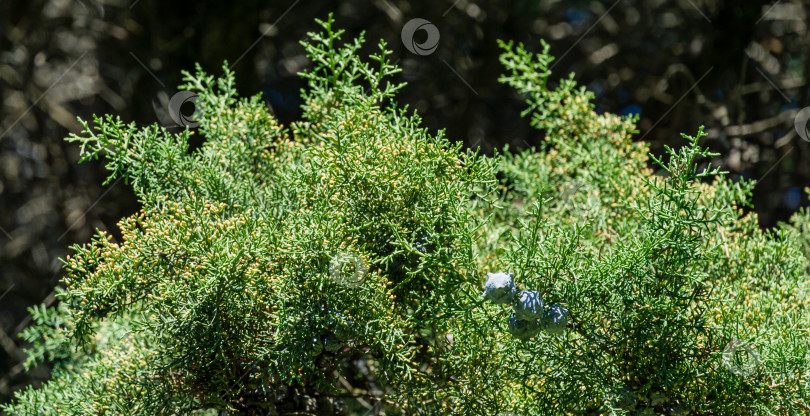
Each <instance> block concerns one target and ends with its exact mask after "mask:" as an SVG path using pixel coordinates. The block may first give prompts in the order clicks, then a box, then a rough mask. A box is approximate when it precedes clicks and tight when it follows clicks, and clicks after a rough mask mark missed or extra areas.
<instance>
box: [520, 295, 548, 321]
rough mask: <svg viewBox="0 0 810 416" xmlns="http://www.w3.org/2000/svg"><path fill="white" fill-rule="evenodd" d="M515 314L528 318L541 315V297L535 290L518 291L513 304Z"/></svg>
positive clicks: (521, 317) (540, 316)
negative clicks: (518, 294)
mask: <svg viewBox="0 0 810 416" xmlns="http://www.w3.org/2000/svg"><path fill="white" fill-rule="evenodd" d="M514 308H515V314H516V315H517V316H518V318H520V319H524V320H530V319H536V318H542V317H543V298H542V297H540V292H538V291H536V290H527V291H525V292H520V296H519V297H518V299H517V300H516V301H515V304H514Z"/></svg>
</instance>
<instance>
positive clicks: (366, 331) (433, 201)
mask: <svg viewBox="0 0 810 416" xmlns="http://www.w3.org/2000/svg"><path fill="white" fill-rule="evenodd" d="M320 23H321V25H322V26H323V31H322V32H321V33H313V34H311V39H310V41H308V42H305V43H303V44H304V47H305V48H306V50H307V52H308V55H309V57H310V59H311V60H312V62H313V64H314V65H313V67H312V69H311V70H309V71H307V72H305V73H303V74H302V76H303V77H304V78H305V79H306V80H307V81H308V88H307V89H306V90H304V91H303V92H302V94H303V97H304V101H305V103H306V104H305V105H304V108H303V110H304V115H303V121H301V122H298V123H294V124H293V125H291V126H289V127H285V126H281V125H279V124H278V122H277V121H276V120H275V119H274V118H273V116H272V115H271V114H270V113H269V112H268V110H267V109H266V107H265V106H264V105H263V103H262V100H261V97H259V96H254V97H251V98H240V97H238V95H237V93H236V89H235V81H234V76H233V74H232V73H231V72H230V71H228V70H227V65H225V66H224V69H225V74H224V75H223V76H222V77H220V78H215V77H213V76H211V75H208V74H206V73H205V72H204V71H203V70H202V69H201V68H199V67H198V68H197V71H196V73H195V74H190V73H187V74H185V76H186V77H185V80H186V81H187V84H186V86H185V87H186V88H187V89H190V90H192V91H194V92H195V93H197V94H198V99H197V102H196V104H197V106H198V113H197V114H198V115H199V119H200V120H199V121H200V123H201V124H200V127H199V129H198V130H197V131H196V132H192V131H190V130H186V131H183V132H180V133H170V132H168V131H166V130H165V129H163V128H161V127H158V126H148V127H138V126H136V125H135V124H134V123H130V124H126V123H124V122H123V121H121V120H120V119H119V118H117V117H114V116H106V117H103V118H102V117H96V118H95V119H94V122H93V123H92V124H91V123H89V122H84V121H83V122H82V123H83V125H84V127H85V130H84V132H83V133H82V134H80V135H72V136H71V137H70V138H69V140H71V141H75V142H78V143H80V145H81V147H82V154H83V158H84V159H88V158H98V157H104V158H105V159H106V160H107V161H108V168H109V169H110V171H111V172H112V174H111V176H110V178H109V179H108V182H109V181H111V180H113V179H114V178H119V177H122V178H124V179H125V180H126V182H127V183H128V184H129V185H130V186H132V187H133V189H134V190H135V191H136V193H137V195H138V196H139V198H140V200H141V202H142V205H143V209H142V210H141V212H139V213H138V214H136V215H133V216H132V217H129V218H125V219H123V220H121V222H120V223H119V227H120V229H121V233H122V236H123V238H122V239H121V240H120V241H114V240H113V239H112V238H111V237H110V236H109V235H107V234H106V233H103V232H99V233H98V235H97V237H96V238H95V239H94V241H93V242H92V243H91V244H87V245H85V246H76V247H74V249H75V254H74V255H72V256H70V257H69V258H68V259H66V260H65V269H66V271H67V276H66V277H65V284H66V289H65V290H64V291H61V292H60V294H59V300H60V303H59V305H58V306H57V307H53V308H44V307H38V308H33V309H32V310H31V312H32V315H33V317H34V321H35V324H34V325H32V326H31V327H30V328H28V329H27V330H26V331H25V332H24V333H23V337H24V338H25V339H26V340H28V341H29V342H30V343H31V345H32V347H31V348H30V349H29V350H28V353H29V360H28V361H27V362H26V366H28V367H30V366H33V365H35V364H36V363H38V362H41V361H48V362H50V363H51V364H52V365H53V377H52V380H50V381H49V382H47V383H46V384H45V385H43V386H42V387H41V388H29V389H27V390H25V391H21V392H18V393H17V399H16V401H15V402H14V403H12V404H9V405H4V406H3V407H2V408H3V410H5V411H6V412H8V413H10V414H20V415H56V414H75V415H84V414H127V415H155V414H165V415H169V414H211V413H213V414H216V413H217V412H223V411H229V412H240V413H244V414H270V415H284V414H329V415H332V414H347V415H349V414H367V413H368V412H369V410H368V408H367V407H371V411H382V410H384V411H385V412H386V414H402V415H405V414H409V415H410V414H420V415H445V414H455V415H496V414H515V415H539V414H541V415H545V414H582V415H585V414H588V415H593V414H605V415H620V414H621V415H624V414H665V415H678V414H681V415H685V414H694V415H710V414H798V413H801V412H806V411H808V410H809V409H810V405H809V404H808V397H807V395H808V391H810V388H809V387H810V386H808V380H809V379H810V377H808V376H809V375H810V374H808V372H810V370H808V368H810V362H808V361H810V355H809V353H808V336H809V335H810V334H809V333H808V324H810V319H809V316H810V315H809V314H808V310H807V307H808V299H810V296H809V294H808V281H809V279H808V278H807V271H808V267H807V266H808V260H807V253H808V249H807V247H810V243H808V241H810V233H808V227H807V223H808V220H810V212H808V211H804V212H802V213H800V214H798V215H796V216H795V217H794V220H793V222H792V223H791V224H783V225H782V226H780V227H779V228H778V229H775V230H772V231H761V230H760V229H759V228H758V227H757V220H756V215H755V214H751V213H748V214H746V213H744V211H743V210H742V208H743V207H744V206H745V205H746V204H748V203H749V200H750V194H751V189H752V188H753V183H751V182H739V183H732V182H731V181H729V180H727V179H725V178H724V176H723V172H721V171H720V170H719V169H717V168H713V167H711V165H710V164H708V161H710V158H711V157H712V154H711V153H709V152H708V151H707V150H706V149H704V148H703V147H701V145H700V139H701V138H702V137H704V136H705V134H704V133H703V131H702V129H700V130H698V133H697V135H696V136H694V137H690V136H684V137H685V139H686V145H685V146H684V147H682V148H680V149H668V154H667V155H666V157H664V158H661V159H659V158H654V157H653V158H652V159H651V160H650V159H648V147H647V145H646V144H644V143H639V142H633V141H632V140H631V138H632V135H633V134H634V133H635V132H636V131H635V126H634V122H635V120H634V119H633V118H629V117H618V116H616V115H612V114H597V113H596V112H595V111H594V106H593V104H592V100H593V96H592V94H590V93H588V92H587V91H586V90H585V89H584V88H577V87H576V83H575V82H574V81H573V76H572V77H570V78H566V79H564V80H563V81H562V82H561V83H560V86H559V87H557V88H555V89H550V88H549V87H548V77H549V75H550V72H549V69H548V68H549V64H550V62H551V61H552V57H551V56H550V55H549V54H548V47H547V46H545V44H544V50H543V51H542V52H541V53H538V54H532V53H530V52H528V51H526V49H525V48H523V47H522V46H515V45H513V44H511V43H503V44H502V45H501V46H502V47H503V49H504V52H503V55H502V57H501V61H502V63H503V64H504V66H505V68H506V73H505V75H504V76H503V77H502V81H503V82H504V83H507V84H509V85H511V86H512V87H514V88H515V89H516V90H517V91H518V92H519V93H521V94H522V95H523V96H524V97H526V100H527V103H528V109H527V110H526V112H525V115H530V116H531V123H532V125H533V126H534V127H536V128H538V129H540V130H543V131H544V132H545V135H546V140H545V142H544V143H543V145H542V146H541V147H540V148H537V149H525V150H518V151H510V150H509V149H505V150H504V152H503V154H496V155H494V156H493V157H486V156H482V155H479V154H478V153H477V152H475V151H462V148H461V146H460V145H459V144H453V143H451V142H450V141H449V140H448V139H446V138H445V137H444V133H443V132H439V133H438V134H436V135H431V134H429V133H428V132H427V131H426V130H425V129H424V128H422V127H420V123H421V122H420V119H419V117H418V116H417V115H416V114H413V113H412V112H410V111H408V109H407V108H401V107H400V106H398V105H397V103H396V101H395V95H396V92H397V91H398V90H399V89H400V88H402V86H403V84H395V83H391V81H390V79H391V75H393V74H395V73H396V72H398V71H399V69H398V68H396V66H395V65H392V64H391V63H390V59H389V52H387V51H386V50H385V44H384V43H383V42H381V43H380V44H379V52H378V53H377V54H375V55H372V56H370V57H368V59H361V58H360V57H358V53H359V51H360V48H361V45H362V44H363V39H362V37H361V38H360V39H356V40H354V41H350V42H347V43H342V42H341V39H340V37H341V33H342V32H341V31H340V30H336V29H334V28H333V27H332V20H331V17H330V19H328V20H326V21H323V22H320ZM192 134H199V135H201V136H203V137H204V138H205V141H204V144H203V146H202V147H201V148H200V149H197V150H194V151H192V150H191V149H190V147H189V145H188V141H189V138H190V136H191V135H192ZM649 162H653V163H654V164H655V165H657V166H658V168H657V169H658V171H657V172H656V171H654V170H653V169H652V168H650V166H649ZM498 271H508V272H511V273H513V274H514V279H515V281H516V283H517V285H518V286H519V288H520V290H525V291H536V292H537V294H539V295H540V297H541V298H542V302H537V304H538V305H541V306H540V307H543V306H542V305H546V307H549V306H550V307H551V308H552V309H553V310H552V309H549V310H548V311H545V312H543V311H539V310H537V311H534V313H535V314H537V316H540V314H541V313H545V314H549V313H551V315H543V316H552V315H553V316H556V317H557V318H554V319H557V320H558V321H559V322H562V323H564V324H566V325H565V327H562V326H561V325H558V326H554V327H553V328H551V329H552V330H551V331H532V334H534V335H533V336H532V337H523V336H521V337H520V338H519V339H518V338H516V337H514V336H512V335H511V332H510V326H509V323H508V321H509V317H510V315H511V313H510V311H509V310H508V309H509V307H510V306H514V305H511V303H509V302H507V304H505V305H496V304H493V303H491V302H488V301H486V299H485V298H484V297H483V295H482V290H483V288H484V282H485V280H486V276H487V273H488V272H493V273H494V272H498ZM531 293H534V292H531ZM562 311H567V312H566V313H567V315H566V319H564V320H560V319H561V318H560V317H561V316H562ZM532 316H534V315H532ZM558 321H554V322H558Z"/></svg>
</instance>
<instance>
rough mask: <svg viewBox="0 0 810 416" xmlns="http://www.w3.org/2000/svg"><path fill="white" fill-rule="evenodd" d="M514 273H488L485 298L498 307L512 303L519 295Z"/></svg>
mask: <svg viewBox="0 0 810 416" xmlns="http://www.w3.org/2000/svg"><path fill="white" fill-rule="evenodd" d="M513 277H514V275H513V274H512V273H487V282H486V283H485V284H484V297H486V298H487V299H489V300H490V301H492V303H494V304H496V305H504V304H508V303H510V302H512V299H514V297H515V293H517V287H516V286H515V282H514V280H512V278H513Z"/></svg>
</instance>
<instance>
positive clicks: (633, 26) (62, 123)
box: [0, 0, 810, 402]
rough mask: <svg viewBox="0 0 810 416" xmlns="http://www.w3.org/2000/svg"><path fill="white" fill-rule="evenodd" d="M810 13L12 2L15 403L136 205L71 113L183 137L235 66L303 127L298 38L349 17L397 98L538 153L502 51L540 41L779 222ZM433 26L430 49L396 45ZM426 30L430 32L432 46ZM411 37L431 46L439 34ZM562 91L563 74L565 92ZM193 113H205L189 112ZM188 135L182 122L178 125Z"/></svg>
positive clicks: (2, 300)
mask: <svg viewBox="0 0 810 416" xmlns="http://www.w3.org/2000/svg"><path fill="white" fill-rule="evenodd" d="M809 9H810V2H808V1H799V0H781V1H743V2H740V1H731V0H666V1H665V0H612V1H589V0H582V1H579V0H515V1H489V0H458V1H455V0H418V1H406V0H362V1H361V0H349V1H319V0H307V1H300V0H280V1H273V2H269V1H256V0H240V1H233V2H222V1H202V0H197V1H193V2H185V1H173V2H167V1H158V0H0V402H4V401H6V400H8V399H9V398H10V395H11V394H12V392H13V391H15V390H16V389H20V388H23V387H25V386H26V385H30V384H34V385H36V384H37V383H40V382H42V381H43V380H46V379H47V376H48V371H47V368H46V367H44V366H40V367H39V368H35V369H33V370H32V371H30V372H25V371H23V368H22V365H21V361H22V360H23V358H24V354H23V352H22V348H24V347H25V343H24V342H23V341H22V340H21V339H19V337H18V336H17V334H18V332H19V331H20V330H21V329H23V328H24V327H25V326H26V325H27V324H28V323H29V320H28V318H27V315H28V313H27V310H26V308H28V307H30V306H32V305H34V304H38V303H42V302H45V303H46V304H52V303H53V302H54V288H55V286H56V285H57V284H58V283H59V278H60V276H61V275H60V269H61V262H60V260H59V259H60V258H64V257H65V256H66V255H68V254H69V253H70V246H71V245H73V244H82V243H86V242H88V241H89V239H90V238H91V236H92V235H93V234H94V232H95V230H96V229H101V230H106V231H108V232H110V233H111V234H112V235H114V236H117V228H116V222H117V221H118V220H119V219H120V218H122V217H124V216H127V215H131V214H132V213H134V212H136V211H137V210H138V208H139V207H138V201H137V200H136V198H135V197H134V196H133V194H132V192H131V190H130V189H129V188H128V187H127V186H126V184H124V183H123V182H112V183H110V184H108V185H106V186H102V183H103V182H104V179H105V178H106V177H107V172H106V171H105V170H104V164H103V161H91V162H88V163H83V164H78V163H77V161H78V158H79V152H78V148H77V147H76V146H75V145H72V144H67V143H66V142H65V141H64V140H63V139H64V137H66V135H67V134H68V133H70V132H77V133H78V132H79V131H80V126H79V124H78V123H77V121H76V117H77V116H78V117H81V118H83V119H88V118H89V117H91V115H92V114H104V113H112V114H117V115H119V116H120V117H121V118H122V119H123V120H124V121H127V122H135V123H137V124H139V125H146V124H151V123H160V124H163V125H167V126H170V125H171V120H170V119H168V118H167V113H166V108H167V103H168V101H169V99H170V98H171V96H172V95H173V94H174V93H176V92H177V86H178V85H179V84H180V83H181V74H180V71H181V70H184V69H185V70H191V69H193V67H194V64H195V63H200V64H201V65H202V66H203V68H205V69H206V70H207V71H209V72H211V73H214V74H216V75H219V74H221V73H222V64H223V62H224V61H226V60H227V61H228V62H229V64H230V65H231V66H232V68H233V70H234V71H236V74H237V82H238V90H239V91H240V93H241V94H242V95H244V96H248V95H253V94H257V93H262V94H263V96H264V98H265V100H266V102H267V104H268V105H269V106H270V107H271V108H272V109H273V111H274V112H275V114H276V115H277V117H279V118H280V119H281V120H282V121H283V122H284V123H287V124H288V123H289V122H291V121H294V120H296V119H297V118H298V117H299V116H300V111H299V105H300V104H301V102H300V95H299V91H300V89H301V88H302V86H303V85H302V82H301V81H300V80H299V79H298V78H297V76H296V73H297V72H299V71H301V70H304V69H306V68H307V67H308V66H309V62H308V61H307V59H306V57H305V56H304V55H303V48H302V47H301V45H300V44H299V41H301V40H303V39H305V38H306V33H307V32H308V31H312V30H316V24H315V18H321V19H323V18H325V17H326V16H327V15H328V14H329V13H334V16H335V19H336V21H337V26H338V27H340V28H343V29H345V30H346V35H345V36H346V38H347V39H349V38H352V37H355V36H357V35H359V34H360V33H361V32H363V31H364V32H365V37H366V39H367V40H368V48H367V51H369V52H371V51H372V50H373V48H374V47H375V46H376V44H377V40H378V39H384V40H385V41H386V42H387V43H388V48H389V49H391V50H393V52H394V55H393V56H394V58H393V59H394V60H395V61H397V62H398V65H400V66H401V67H402V69H403V71H402V72H401V73H400V74H398V77H399V78H400V80H403V81H407V82H408V86H407V87H406V88H405V89H403V90H402V93H401V94H400V100H399V101H400V103H402V104H407V105H409V106H410V108H412V109H415V110H416V111H418V112H419V113H420V114H421V115H422V116H423V118H424V122H425V124H426V127H428V128H429V129H431V130H433V131H437V130H438V129H442V128H444V129H446V130H447V134H448V136H449V137H450V138H451V139H452V140H456V141H460V142H463V143H464V144H465V145H467V146H472V147H477V146H480V147H481V148H482V149H483V150H484V152H486V153H492V152H493V150H494V149H496V148H501V147H503V146H504V145H507V144H508V145H509V146H510V147H512V148H522V147H530V146H533V145H537V144H538V143H540V142H541V141H542V140H543V135H542V132H538V131H534V130H531V129H530V128H529V126H528V121H527V120H525V119H521V118H520V112H521V111H522V109H523V103H522V100H521V98H520V97H519V96H517V95H516V94H515V93H513V92H512V91H510V90H509V89H508V88H506V87H504V86H502V85H500V84H499V83H498V82H497V79H498V76H499V75H500V73H501V66H500V64H499V63H498V54H499V49H498V46H497V42H496V41H497V40H498V39H505V40H514V41H516V42H523V43H524V44H526V45H527V46H529V47H530V48H531V49H533V50H538V49H539V40H540V39H544V40H546V41H547V42H548V43H549V44H550V45H551V52H552V54H553V55H555V56H557V58H558V60H557V61H556V63H555V64H554V67H553V72H554V75H553V76H552V80H559V79H560V77H563V76H567V75H568V74H569V73H571V72H575V73H576V75H575V78H576V80H577V81H578V82H579V83H580V84H581V85H584V86H586V87H587V88H588V89H589V90H591V91H593V93H594V94H595V95H596V103H597V109H598V111H600V112H601V111H609V112H615V113H620V114H639V116H640V120H639V129H640V132H639V134H638V139H639V140H645V141H647V142H649V143H651V146H652V151H653V152H654V153H657V154H660V153H661V152H662V151H663V146H664V145H671V146H677V145H679V144H680V143H682V142H681V141H680V140H681V139H680V133H681V132H684V133H689V134H694V133H695V131H696V130H697V127H698V126H699V125H705V126H706V127H707V132H708V133H709V137H707V138H706V139H704V140H705V141H704V144H705V145H708V146H709V147H711V148H712V149H713V150H715V151H716V152H718V153H720V154H721V156H720V157H718V158H717V160H715V161H714V162H715V164H716V165H722V166H723V168H725V169H726V170H728V171H730V172H731V173H732V177H734V178H747V179H756V180H759V184H758V185H757V187H756V188H755V195H754V204H753V205H754V206H753V210H755V211H756V212H758V213H759V215H760V224H761V226H762V227H764V228H769V227H773V226H775V225H776V224H777V223H778V222H779V221H785V220H787V219H788V218H789V217H790V215H791V213H793V212H795V211H796V210H797V209H799V208H800V207H801V206H804V205H807V201H806V200H807V194H806V191H805V186H806V185H808V184H810V168H808V157H807V156H808V154H809V153H808V152H809V151H810V143H809V142H807V141H805V140H803V139H802V138H801V137H800V136H799V135H797V133H796V131H795V129H794V118H795V116H796V114H797V112H798V111H799V110H800V109H802V108H804V107H807V106H810V96H809V94H808V92H809V88H808V85H807V71H806V69H807V68H808V63H810V36H808V31H807V22H808V20H807V13H808V10H809ZM413 18H423V19H427V20H428V21H430V22H432V23H433V24H434V25H436V27H437V28H438V30H439V33H440V42H439V45H438V48H437V49H436V51H435V52H434V53H432V54H430V55H426V56H419V55H415V54H412V53H410V52H408V51H407V50H406V49H405V48H404V46H403V43H402V40H401V37H400V33H401V30H402V27H403V26H404V24H405V23H406V22H408V21H409V20H411V19H413ZM420 36H421V37H422V38H420ZM426 36H427V35H426V33H425V32H424V31H419V32H417V33H416V40H417V42H419V41H421V40H424V38H425V37H426ZM555 82H556V81H555ZM183 111H184V112H186V113H190V111H193V107H192V108H191V109H189V108H188V106H186V107H184V108H183ZM174 128H176V127H174Z"/></svg>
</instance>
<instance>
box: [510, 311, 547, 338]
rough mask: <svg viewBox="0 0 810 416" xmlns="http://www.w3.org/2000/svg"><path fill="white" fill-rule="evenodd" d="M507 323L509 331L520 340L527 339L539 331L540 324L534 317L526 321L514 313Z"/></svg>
mask: <svg viewBox="0 0 810 416" xmlns="http://www.w3.org/2000/svg"><path fill="white" fill-rule="evenodd" d="M507 323H508V326H509V333H510V334H512V336H513V337H515V338H517V339H519V340H521V341H527V340H529V339H530V338H531V337H533V336H535V335H537V333H538V332H540V325H539V324H538V323H537V320H536V319H531V320H528V321H527V320H523V319H520V318H518V317H517V316H516V315H512V317H511V318H509V321H507Z"/></svg>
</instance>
